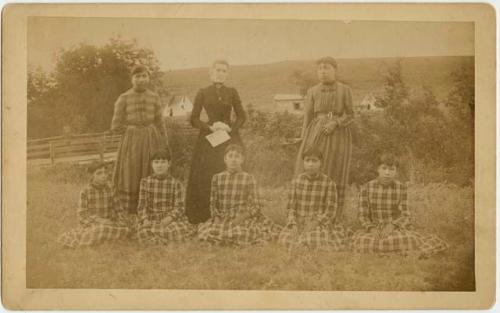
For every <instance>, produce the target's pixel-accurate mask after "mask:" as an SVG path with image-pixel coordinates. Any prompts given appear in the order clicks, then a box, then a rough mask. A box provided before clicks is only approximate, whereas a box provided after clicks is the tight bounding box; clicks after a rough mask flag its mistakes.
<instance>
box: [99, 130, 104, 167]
mask: <svg viewBox="0 0 500 313" xmlns="http://www.w3.org/2000/svg"><path fill="white" fill-rule="evenodd" d="M105 147H106V133H104V134H102V138H101V140H100V144H99V157H100V159H101V162H104V149H105Z"/></svg>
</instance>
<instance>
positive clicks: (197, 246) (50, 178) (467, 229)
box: [27, 166, 475, 291]
mask: <svg viewBox="0 0 500 313" xmlns="http://www.w3.org/2000/svg"><path fill="white" fill-rule="evenodd" d="M86 179H87V178H86V174H85V172H84V170H83V168H80V167H77V166H58V167H54V168H45V169H40V168H30V169H29V172H28V211H27V287H28V288H146V289H149V288H157V289H255V290H266V289H273V290H407V291H409V290H415V291H424V290H427V291H429V290H434V291H437V290H474V288H475V282H474V245H473V243H474V228H473V225H474V211H473V189H472V188H470V187H457V186H455V185H451V184H430V185H412V186H411V194H410V200H411V203H412V208H413V212H414V217H415V224H416V226H417V228H418V229H419V230H420V231H430V232H434V233H437V234H439V235H440V236H442V237H443V238H444V239H446V240H447V241H448V242H449V243H450V245H451V248H450V249H449V251H447V252H445V253H443V254H440V255H437V256H435V257H433V258H431V259H426V260H419V259H417V258H416V257H414V256H407V257H403V256H397V255H394V256H388V257H383V256H376V255H361V254H355V253H351V252H342V253H333V252H321V251H317V252H309V251H296V252H293V253H292V254H289V253H288V252H287V251H286V250H285V249H283V248H281V247H278V246H276V245H275V244H270V245H266V246H257V247H249V248H223V247H210V246H206V245H203V244H201V243H199V242H196V241H194V240H193V241H191V242H188V243H185V244H176V245H171V246H167V247H141V246H139V245H138V244H137V243H136V242H133V241H126V240H124V241H120V242H116V243H106V244H103V245H100V246H97V247H89V248H81V249H76V250H68V249H63V248H61V247H59V246H58V245H57V244H56V238H57V237H58V236H59V235H60V234H61V233H63V232H64V231H67V230H70V229H71V228H73V227H75V226H77V220H76V205H77V199H78V193H79V191H80V189H81V188H82V187H83V186H84V184H85V182H86ZM261 197H262V201H263V204H264V214H266V215H267V216H268V217H270V218H271V219H273V220H274V221H276V222H278V223H281V224H283V223H284V222H285V218H286V208H285V204H286V188H285V187H283V186H282V187H276V188H275V187H272V188H271V187H265V188H261ZM356 198H357V189H356V187H352V188H351V189H350V190H349V193H348V201H347V208H346V210H345V211H346V223H347V224H349V225H350V226H352V227H354V228H355V227H357V224H356Z"/></svg>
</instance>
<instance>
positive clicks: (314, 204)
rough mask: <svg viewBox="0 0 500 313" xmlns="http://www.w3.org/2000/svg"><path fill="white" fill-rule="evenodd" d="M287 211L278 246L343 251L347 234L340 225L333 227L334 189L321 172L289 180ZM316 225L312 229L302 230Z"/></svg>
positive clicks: (335, 201)
mask: <svg viewBox="0 0 500 313" xmlns="http://www.w3.org/2000/svg"><path fill="white" fill-rule="evenodd" d="M287 210H288V222H287V225H286V226H285V228H284V229H283V231H282V232H281V234H280V236H279V242H280V243H281V244H283V245H285V246H287V247H288V248H296V247H300V246H307V247H311V248H320V247H322V248H327V249H332V250H336V251H338V250H341V249H343V248H344V246H345V243H346V241H347V233H346V231H345V230H344V228H343V227H342V226H341V225H335V214H336V210H337V190H336V186H335V182H334V181H333V180H332V179H331V178H330V177H328V176H327V175H325V174H323V173H320V174H317V175H309V174H306V173H302V174H299V175H298V176H297V177H296V178H295V179H294V180H293V181H292V184H291V188H290V191H289V196H288V204H287ZM315 222H316V223H317V226H316V227H315V228H314V229H311V230H305V228H306V227H307V225H309V224H310V223H315ZM294 227H296V228H297V232H294V231H293V228H294Z"/></svg>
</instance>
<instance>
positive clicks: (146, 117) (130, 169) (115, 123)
mask: <svg viewBox="0 0 500 313" xmlns="http://www.w3.org/2000/svg"><path fill="white" fill-rule="evenodd" d="M149 79H150V77H149V71H148V69H147V68H146V67H145V66H142V65H138V66H135V67H134V68H133V69H132V85H133V87H132V89H130V90H128V91H127V92H125V93H123V94H122V95H121V96H120V97H119V98H118V100H117V101H116V103H115V111H114V115H113V120H112V122H111V131H113V132H115V133H119V134H123V137H122V140H121V143H120V147H119V148H118V157H117V159H116V165H115V171H114V176H113V183H114V185H115V188H116V189H117V191H118V195H119V196H120V200H122V202H123V206H124V208H125V209H126V210H127V211H128V212H129V213H133V214H135V213H137V212H136V210H137V200H138V195H139V182H140V181H141V179H142V178H144V177H147V176H149V174H150V173H151V170H150V162H149V157H150V155H151V153H152V152H153V151H156V150H158V149H165V148H168V147H167V146H168V145H167V137H166V136H167V135H166V130H165V125H164V123H163V119H162V115H161V103H160V97H159V96H158V95H157V94H156V93H154V92H152V91H150V90H148V89H147V88H146V86H147V85H148V83H149Z"/></svg>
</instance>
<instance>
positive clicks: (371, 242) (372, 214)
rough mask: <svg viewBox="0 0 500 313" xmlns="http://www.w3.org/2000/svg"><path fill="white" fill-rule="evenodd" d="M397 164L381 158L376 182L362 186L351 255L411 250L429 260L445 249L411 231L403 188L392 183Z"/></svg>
mask: <svg viewBox="0 0 500 313" xmlns="http://www.w3.org/2000/svg"><path fill="white" fill-rule="evenodd" d="M398 163H399V162H398V160H397V159H396V157H395V156H394V155H392V154H384V155H382V156H381V158H380V162H379V167H378V175H379V176H378V178H377V179H375V180H372V181H370V182H368V183H367V184H365V185H364V186H362V188H361V193H360V198H359V215H358V216H359V221H360V222H361V226H362V227H363V229H362V230H359V231H358V232H356V234H354V236H353V241H352V245H353V248H354V251H356V252H362V253H370V252H372V253H388V252H404V251H412V250H413V251H420V253H421V254H422V256H429V255H432V254H434V253H437V252H440V251H443V250H445V249H447V247H448V244H447V243H446V242H444V241H443V240H442V239H440V238H439V237H436V236H435V235H422V234H420V233H418V232H416V231H413V230H412V227H411V221H410V218H411V213H410V210H409V208H408V191H407V187H406V185H405V184H402V183H401V182H399V181H397V180H395V177H396V174H397V167H398Z"/></svg>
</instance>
